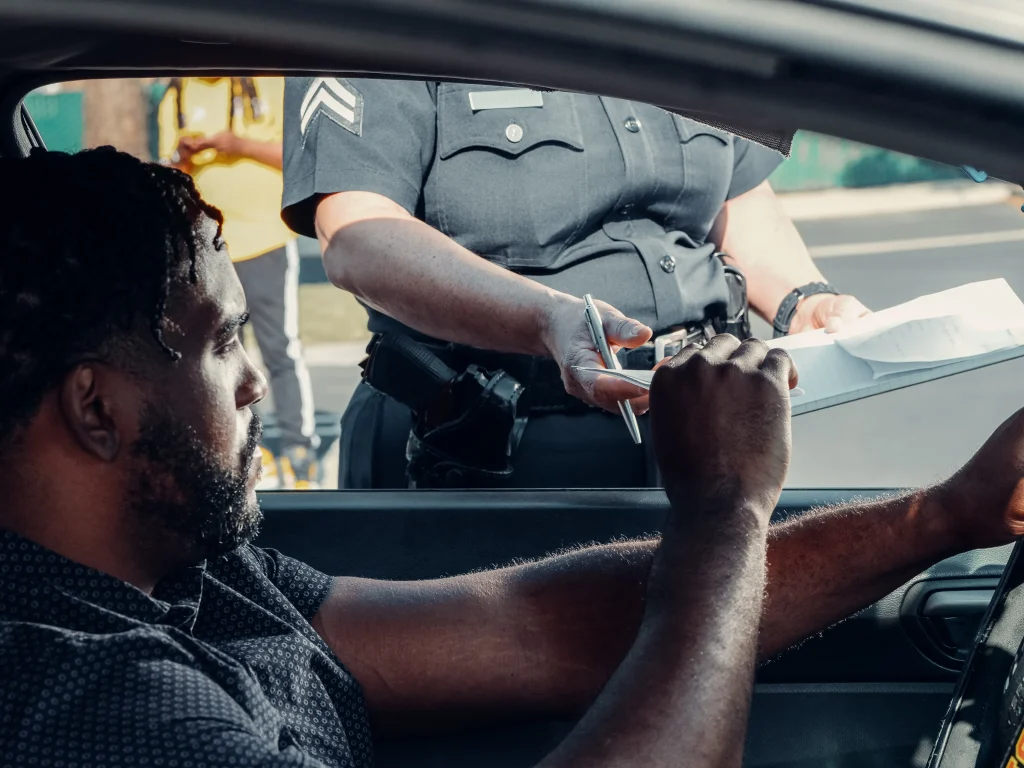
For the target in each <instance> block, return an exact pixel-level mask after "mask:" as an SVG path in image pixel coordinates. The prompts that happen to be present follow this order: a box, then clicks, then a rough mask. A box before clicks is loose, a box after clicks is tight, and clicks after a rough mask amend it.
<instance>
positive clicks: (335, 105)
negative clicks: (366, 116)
mask: <svg viewBox="0 0 1024 768" xmlns="http://www.w3.org/2000/svg"><path fill="white" fill-rule="evenodd" d="M299 111H300V113H301V118H300V122H299V129H300V131H301V133H302V135H303V136H305V135H306V129H307V128H309V126H310V124H311V123H312V122H313V120H314V119H315V118H316V117H317V115H322V116H324V117H326V118H328V119H329V120H333V121H334V122H335V123H337V124H338V125H340V126H341V127H342V128H344V129H345V130H346V131H350V132H352V133H354V134H355V135H356V136H362V135H363V94H361V93H360V92H359V91H358V90H356V88H355V86H353V85H352V83H350V82H349V81H348V80H346V79H345V78H343V77H317V78H314V79H313V82H312V83H310V86H309V88H307V89H306V95H305V96H303V97H302V106H301V107H300V108H299Z"/></svg>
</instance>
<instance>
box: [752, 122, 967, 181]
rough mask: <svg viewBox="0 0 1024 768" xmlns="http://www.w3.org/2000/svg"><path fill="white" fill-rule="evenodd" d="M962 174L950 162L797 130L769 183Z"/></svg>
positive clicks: (926, 178) (942, 177)
mask: <svg viewBox="0 0 1024 768" xmlns="http://www.w3.org/2000/svg"><path fill="white" fill-rule="evenodd" d="M963 178H965V176H964V174H963V172H962V171H961V170H960V169H959V168H955V167H953V166H951V165H943V164H942V163H934V162H932V161H930V160H922V159H921V158H919V157H913V156H911V155H901V154H898V153H896V152H889V151H887V150H884V149H878V148H877V147H869V146H866V145H864V144H857V143H856V142H853V141H846V140H844V139H837V138H834V137H832V136H821V135H819V134H815V133H805V132H803V131H801V132H800V133H798V134H797V135H796V139H795V140H794V141H793V151H792V152H791V153H790V156H789V159H787V160H786V161H785V162H783V163H782V165H780V166H779V168H778V169H777V170H776V171H775V173H773V174H772V176H771V183H772V186H773V187H774V188H775V190H776V191H779V192H794V191H798V190H812V189H829V188H831V187H876V186H882V185H885V184H901V183H907V182H915V181H942V180H948V179H963Z"/></svg>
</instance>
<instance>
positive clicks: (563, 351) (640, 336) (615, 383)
mask: <svg viewBox="0 0 1024 768" xmlns="http://www.w3.org/2000/svg"><path fill="white" fill-rule="evenodd" d="M594 304H595V305H596V306H597V310H598V312H600V313H601V319H602V321H603V323H604V333H605V336H606V337H607V338H608V344H609V345H610V346H611V348H612V351H613V352H616V351H618V350H619V349H621V348H623V347H626V348H629V349H632V348H633V347H639V346H640V345H641V344H643V343H645V342H647V341H649V340H650V338H651V335H652V331H651V329H650V328H648V327H647V326H646V325H644V324H643V323H641V322H639V321H637V320H633V319H631V318H628V317H626V316H625V315H623V314H622V313H621V312H619V311H618V310H617V309H615V307H613V306H611V305H610V304H606V303H605V302H603V301H595V302H594ZM583 306H584V305H583V302H582V301H581V300H579V299H572V300H571V301H567V302H565V303H563V304H560V305H559V306H558V307H557V308H556V309H555V310H554V311H553V312H552V314H551V317H550V318H549V320H548V323H547V326H548V327H547V332H546V334H545V343H546V346H547V348H548V352H549V354H550V355H551V357H552V359H554V360H555V362H557V363H558V367H559V368H560V369H561V372H562V383H563V384H564V385H565V390H566V392H568V393H569V394H570V395H574V396H576V397H578V398H579V399H580V400H583V401H584V402H586V403H590V404H591V405H596V406H597V407H598V408H603V409H604V410H606V411H609V412H610V413H616V414H617V413H618V412H619V406H618V404H619V402H620V401H622V400H630V401H632V402H633V404H634V411H635V412H636V413H637V414H641V413H644V412H646V411H647V392H646V391H644V390H643V389H641V388H640V387H637V386H634V385H633V384H630V383H628V382H625V381H622V380H620V379H615V378H612V377H611V376H601V375H600V374H593V373H586V372H580V371H575V370H573V368H574V367H576V366H580V367H584V368H588V367H595V366H597V367H601V368H603V367H605V366H604V362H603V361H602V360H601V354H600V353H599V352H598V351H597V350H596V349H595V348H594V340H593V339H591V337H590V330H589V329H588V328H587V322H586V319H585V315H584V312H583Z"/></svg>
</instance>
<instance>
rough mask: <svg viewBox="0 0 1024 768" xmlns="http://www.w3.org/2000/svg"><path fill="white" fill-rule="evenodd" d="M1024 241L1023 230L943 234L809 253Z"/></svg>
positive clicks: (817, 256)
mask: <svg viewBox="0 0 1024 768" xmlns="http://www.w3.org/2000/svg"><path fill="white" fill-rule="evenodd" d="M1021 241H1024V229H1009V230H1003V231H1000V232H975V233H972V234H969V235H942V236H939V237H913V238H907V239H902V240H879V241H876V242H871V243H840V244H838V245H819V246H815V247H813V248H809V249H808V250H809V251H810V253H811V258H815V259H832V258H837V257H840V256H870V255H871V254H877V253H895V252H900V251H927V250H932V249H936V248H962V247H963V246H967V245H990V244H992V243H1015V242H1021Z"/></svg>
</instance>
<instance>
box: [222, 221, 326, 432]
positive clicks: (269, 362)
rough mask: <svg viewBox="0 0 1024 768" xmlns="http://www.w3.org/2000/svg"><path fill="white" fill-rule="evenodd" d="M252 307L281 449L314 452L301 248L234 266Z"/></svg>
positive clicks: (278, 251) (292, 246)
mask: <svg viewBox="0 0 1024 768" xmlns="http://www.w3.org/2000/svg"><path fill="white" fill-rule="evenodd" d="M235 271H236V272H237V273H238V279H239V280H241V282H242V288H243V289H244V290H245V297H246V300H247V301H248V304H249V322H250V324H251V325H252V329H253V332H254V333H255V334H256V342H257V343H258V344H259V345H260V354H261V355H262V356H263V363H264V365H266V367H267V371H268V373H269V374H270V391H271V392H272V393H273V395H274V407H275V409H276V411H277V414H276V416H277V424H278V427H279V428H280V430H281V448H282V450H284V449H286V448H289V447H291V446H297V445H298V446H305V447H307V448H315V447H316V446H317V444H318V443H319V442H320V441H319V438H318V437H317V435H316V420H315V418H314V415H313V388H312V386H311V384H310V381H309V370H308V369H307V368H306V362H305V360H303V358H302V342H301V341H299V249H298V246H297V244H296V242H295V241H294V240H292V241H291V242H290V243H288V244H287V245H286V246H284V247H283V248H276V249H274V250H273V251H267V252H266V253H264V254H262V255H260V256H257V257H255V258H253V259H246V260H245V261H238V262H235Z"/></svg>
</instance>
